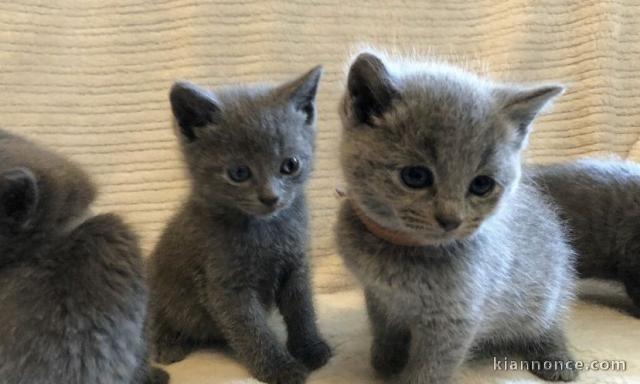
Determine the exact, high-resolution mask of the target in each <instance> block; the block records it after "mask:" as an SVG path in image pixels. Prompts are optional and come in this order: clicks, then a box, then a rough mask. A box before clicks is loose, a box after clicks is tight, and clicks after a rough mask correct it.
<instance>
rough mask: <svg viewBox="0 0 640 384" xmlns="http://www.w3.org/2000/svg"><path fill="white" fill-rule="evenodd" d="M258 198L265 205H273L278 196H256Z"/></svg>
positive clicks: (276, 201) (277, 200)
mask: <svg viewBox="0 0 640 384" xmlns="http://www.w3.org/2000/svg"><path fill="white" fill-rule="evenodd" d="M258 200H259V201H260V202H261V203H262V204H264V205H266V206H267V207H270V208H271V207H275V206H276V204H278V202H279V201H280V196H275V195H270V196H258Z"/></svg>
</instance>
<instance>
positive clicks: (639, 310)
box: [629, 307, 640, 319]
mask: <svg viewBox="0 0 640 384" xmlns="http://www.w3.org/2000/svg"><path fill="white" fill-rule="evenodd" d="M629 314H630V315H631V316H633V317H635V318H636V319H640V307H632V308H631V309H629Z"/></svg>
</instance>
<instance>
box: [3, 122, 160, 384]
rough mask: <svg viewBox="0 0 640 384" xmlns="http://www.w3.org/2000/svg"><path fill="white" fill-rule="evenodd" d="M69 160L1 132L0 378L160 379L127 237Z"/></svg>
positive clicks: (14, 383) (38, 381) (133, 245)
mask: <svg viewBox="0 0 640 384" xmlns="http://www.w3.org/2000/svg"><path fill="white" fill-rule="evenodd" d="M95 195H96V191H95V187H94V186H93V184H92V182H91V180H90V179H89V177H88V176H87V175H86V174H85V173H84V172H83V171H82V170H81V169H80V168H78V167H77V166H76V165H75V164H73V163H71V162H70V161H68V160H66V159H64V158H62V157H60V156H58V155H56V154H54V153H52V152H50V151H47V150H45V149H43V148H41V147H39V146H37V145H35V144H33V143H31V142H29V141H27V140H25V139H23V138H20V137H17V136H14V135H12V134H9V133H7V132H4V131H0V308H1V310H0V382H2V383H3V384H21V383H25V384H26V383H28V384H50V383H65V384H88V383H91V384H114V383H122V384H143V383H145V384H156V383H157V384H160V383H166V382H167V381H168V376H167V374H166V373H165V372H164V371H162V370H160V369H155V368H154V369H149V367H148V365H147V353H146V350H147V349H146V340H145V332H144V329H145V327H144V320H145V316H146V305H147V289H146V285H145V280H144V275H143V264H142V259H141V257H140V251H139V249H138V243H137V239H136V236H135V235H134V234H133V233H132V231H131V230H130V229H129V227H128V226H127V225H125V224H124V223H123V222H122V220H121V219H120V218H119V217H118V216H116V215H113V214H102V215H97V216H94V217H88V216H89V215H87V210H88V208H89V205H90V204H91V203H92V201H93V200H94V197H95Z"/></svg>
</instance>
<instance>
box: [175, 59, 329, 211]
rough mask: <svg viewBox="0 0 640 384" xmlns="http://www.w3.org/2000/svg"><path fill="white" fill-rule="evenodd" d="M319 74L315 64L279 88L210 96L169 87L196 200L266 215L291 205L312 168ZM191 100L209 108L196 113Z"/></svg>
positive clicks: (190, 88)
mask: <svg viewBox="0 0 640 384" xmlns="http://www.w3.org/2000/svg"><path fill="white" fill-rule="evenodd" d="M319 78H320V69H319V68H316V69H314V70H313V71H311V72H309V73H308V74H306V75H305V76H303V77H301V78H300V79H297V80H295V81H293V82H291V83H287V84H284V85H282V86H280V87H277V88H253V89H249V88H245V89H238V88H236V89H230V90H226V91H222V92H219V93H217V94H215V95H213V94H207V93H205V92H204V91H202V90H198V89H197V88H194V87H193V86H192V85H187V84H177V85H176V86H174V89H173V90H172V106H173V109H174V114H175V115H176V118H177V121H178V124H179V125H180V128H181V135H183V138H184V140H183V152H184V154H185V159H186V161H187V165H188V167H189V170H190V172H191V174H192V177H193V187H194V192H195V193H196V196H197V198H198V199H199V200H201V201H204V202H205V203H207V204H211V205H216V206H224V207H232V208H236V209H238V210H240V211H241V212H244V213H245V214H247V215H250V216H270V215H272V214H274V213H277V212H278V211H279V210H281V209H282V208H285V207H287V206H289V205H290V204H291V202H292V201H293V200H294V199H295V198H296V197H297V196H298V195H299V194H300V193H302V192H303V188H304V185H305V182H306V181H307V179H308V177H309V174H310V172H311V169H312V166H313V154H314V136H315V129H314V120H315V118H314V113H315V112H314V110H315V109H314V99H315V93H316V89H317V85H318V80H319ZM194 98H195V99H196V100H199V101H198V102H199V103H200V104H198V102H195V101H194ZM194 105H195V108H197V109H198V111H200V112H202V111H205V112H207V111H208V112H207V113H206V114H204V115H201V117H200V118H194V116H196V115H194V114H195V113H197V111H195V109H194V108H193V107H194ZM189 108H191V109H190V110H188V109H189ZM186 109H187V110H186ZM198 119H201V120H198ZM185 127H186V128H185Z"/></svg>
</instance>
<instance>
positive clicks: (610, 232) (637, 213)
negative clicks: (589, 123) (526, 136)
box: [534, 159, 640, 317]
mask: <svg viewBox="0 0 640 384" xmlns="http://www.w3.org/2000/svg"><path fill="white" fill-rule="evenodd" d="M534 174H535V180H536V181H537V182H538V183H540V185H541V187H542V190H543V191H544V192H545V193H547V194H548V195H549V196H551V198H553V200H554V202H555V203H557V205H558V206H559V207H560V214H561V216H563V217H564V218H565V219H566V222H567V224H568V225H569V228H570V229H571V232H572V236H571V239H572V242H573V244H574V246H575V248H576V250H577V252H578V263H577V264H578V274H579V276H580V277H583V278H591V277H592V278H598V279H606V280H618V281H620V282H622V283H623V284H624V285H625V287H626V289H627V293H628V294H629V296H630V297H631V298H632V299H633V301H634V303H635V305H636V307H635V308H634V312H633V313H632V314H633V315H635V316H636V317H640V200H639V197H640V166H638V164H635V163H631V162H624V161H616V160H613V159H610V160H604V159H583V160H579V161H575V162H570V163H565V164H554V165H548V166H540V167H537V168H536V169H535V170H534Z"/></svg>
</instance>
